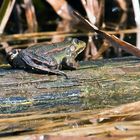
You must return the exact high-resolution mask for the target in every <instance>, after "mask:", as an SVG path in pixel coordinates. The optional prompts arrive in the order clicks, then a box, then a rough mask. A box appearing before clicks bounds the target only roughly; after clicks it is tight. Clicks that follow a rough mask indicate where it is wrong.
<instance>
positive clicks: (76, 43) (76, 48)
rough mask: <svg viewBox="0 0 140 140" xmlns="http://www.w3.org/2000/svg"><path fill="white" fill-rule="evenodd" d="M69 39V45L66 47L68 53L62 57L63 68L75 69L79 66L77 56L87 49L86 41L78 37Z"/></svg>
mask: <svg viewBox="0 0 140 140" xmlns="http://www.w3.org/2000/svg"><path fill="white" fill-rule="evenodd" d="M67 41H68V42H67V44H68V46H67V48H66V52H65V53H66V54H65V56H64V57H63V59H62V62H61V67H62V69H71V70H73V69H76V68H77V67H78V63H77V62H76V61H75V58H76V57H77V55H78V54H79V53H81V52H82V51H83V50H84V49H85V47H86V43H85V42H83V41H81V40H78V39H76V38H74V39H69V40H67Z"/></svg>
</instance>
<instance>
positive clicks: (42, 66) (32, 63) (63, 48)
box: [8, 38, 86, 78]
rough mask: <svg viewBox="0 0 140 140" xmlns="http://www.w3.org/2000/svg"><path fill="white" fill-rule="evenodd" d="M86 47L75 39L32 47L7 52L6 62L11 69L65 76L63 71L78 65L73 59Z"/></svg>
mask: <svg viewBox="0 0 140 140" xmlns="http://www.w3.org/2000/svg"><path fill="white" fill-rule="evenodd" d="M85 47H86V43H85V42H83V41H81V40H78V39H76V38H73V39H72V38H71V39H66V40H64V41H63V42H58V43H54V44H49V45H44V46H40V45H34V46H32V47H29V48H26V49H23V50H19V49H14V50H12V51H10V52H9V54H8V60H9V63H10V64H11V66H12V67H14V68H20V69H25V70H28V71H33V72H38V73H50V74H56V75H64V76H65V77H66V78H67V75H66V74H65V73H64V72H63V71H61V70H63V69H69V70H74V69H76V68H77V66H78V63H77V62H76V61H75V58H76V57H77V55H78V54H79V53H81V52H82V51H83V50H84V49H85Z"/></svg>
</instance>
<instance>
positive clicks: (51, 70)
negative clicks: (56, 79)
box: [22, 55, 68, 79]
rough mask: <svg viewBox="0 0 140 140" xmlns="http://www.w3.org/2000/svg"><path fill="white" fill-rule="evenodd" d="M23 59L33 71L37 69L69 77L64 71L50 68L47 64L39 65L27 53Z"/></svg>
mask: <svg viewBox="0 0 140 140" xmlns="http://www.w3.org/2000/svg"><path fill="white" fill-rule="evenodd" d="M22 59H23V60H24V62H25V63H26V65H27V66H28V67H31V70H32V71H37V72H39V73H41V72H42V73H52V74H56V75H62V76H65V77H66V79H68V76H67V75H66V74H65V73H64V72H63V71H60V70H54V69H50V68H48V67H47V66H45V65H38V64H36V63H35V62H34V61H33V60H32V59H31V58H30V57H29V56H27V55H26V56H24V57H22Z"/></svg>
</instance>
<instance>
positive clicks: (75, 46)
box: [66, 38, 86, 58]
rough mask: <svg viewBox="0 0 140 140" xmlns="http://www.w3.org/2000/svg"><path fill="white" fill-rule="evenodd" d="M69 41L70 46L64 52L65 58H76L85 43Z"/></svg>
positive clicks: (76, 40) (75, 40)
mask: <svg viewBox="0 0 140 140" xmlns="http://www.w3.org/2000/svg"><path fill="white" fill-rule="evenodd" d="M69 41H70V43H69V44H70V45H69V47H68V48H67V50H66V53H67V56H68V57H73V58H76V57H77V55H78V54H79V53H81V52H82V51H83V50H84V49H85V47H86V43H85V42H84V41H81V40H78V39H76V38H74V39H71V40H69Z"/></svg>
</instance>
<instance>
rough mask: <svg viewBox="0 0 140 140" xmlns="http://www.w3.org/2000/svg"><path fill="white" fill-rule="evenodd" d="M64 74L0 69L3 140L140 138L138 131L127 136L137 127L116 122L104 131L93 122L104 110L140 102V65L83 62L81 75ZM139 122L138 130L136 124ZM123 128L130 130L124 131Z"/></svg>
mask: <svg viewBox="0 0 140 140" xmlns="http://www.w3.org/2000/svg"><path fill="white" fill-rule="evenodd" d="M65 73H66V74H67V75H68V77H69V79H66V78H65V77H63V76H57V75H44V74H35V73H34V74H33V73H28V72H25V71H23V70H13V69H11V68H10V67H6V68H4V67H3V68H1V69H0V94H1V96H0V113H1V114H0V130H1V131H0V136H1V137H2V136H7V135H10V136H11V135H20V134H21V135H23V134H37V133H39V134H42V133H43V134H52V135H57V134H59V135H61V134H64V135H73V136H76V135H78V136H88V135H93V136H98V135H99V134H101V135H99V136H100V137H104V136H111V135H110V133H109V132H112V131H113V133H115V135H117V136H118V137H119V138H120V137H127V136H140V135H139V133H138V130H140V129H139V128H140V127H138V129H137V131H135V132H133V131H131V132H132V133H128V135H127V133H125V134H124V132H126V131H127V129H129V128H130V129H132V128H134V127H136V124H134V123H133V121H132V122H130V124H129V122H128V123H126V122H124V124H123V126H122V125H121V126H120V124H119V123H118V122H116V121H115V122H114V126H113V124H107V125H103V126H102V127H101V128H98V125H97V124H96V126H93V124H92V123H93V121H94V122H95V120H94V119H93V118H96V117H97V116H98V115H99V116H100V115H101V114H100V113H99V112H101V111H102V110H104V109H105V108H107V109H108V108H112V107H115V106H117V105H121V104H124V103H131V102H135V101H139V99H140V59H138V58H135V57H127V58H117V59H105V60H99V61H85V62H80V67H79V68H78V69H77V70H74V71H69V70H67V71H66V70H65ZM133 106H134V105H133ZM136 107H138V105H137V104H136ZM133 108H134V107H133ZM124 110H125V109H124ZM131 112H133V117H132V118H135V116H139V111H138V110H137V112H135V111H134V110H133V111H132V110H131V111H130V112H127V114H129V116H131ZM98 113H99V114H98ZM137 113H138V114H137ZM124 114H125V115H124ZM124 114H123V111H122V112H121V115H120V114H119V115H118V116H117V115H116V114H115V116H116V118H121V117H122V119H123V118H124V117H126V112H124ZM102 118H103V117H102ZM109 118H113V119H114V118H115V117H114V116H113V117H112V116H109V117H106V118H105V119H104V120H109ZM137 118H138V117H137ZM122 119H120V121H122ZM90 120H91V121H90ZM114 120H115V119H114ZM116 120H117V119H116ZM118 120H119V119H118ZM99 121H101V120H99ZM135 121H137V124H140V122H139V121H138V119H136V120H135ZM94 125H95V124H94ZM124 125H127V126H128V125H129V127H128V128H126V129H125V127H124ZM115 126H116V127H115ZM106 127H107V128H108V129H107V131H106V130H105V129H106ZM109 127H110V129H109ZM93 128H94V131H93ZM97 128H98V131H97ZM114 128H115V130H116V131H117V133H116V131H114ZM63 130H65V131H63ZM91 130H92V131H91ZM101 130H102V131H101ZM118 130H119V131H121V132H123V135H120V134H119V132H118ZM132 130H134V129H132ZM69 132H70V133H69ZM94 134H95V135H94ZM111 134H112V133H111ZM130 134H132V135H130ZM133 134H134V135H133ZM112 135H113V134H112ZM118 137H117V138H118ZM8 138H9V137H8ZM107 138H108V137H107ZM4 139H6V137H5V138H4ZM11 139H12V138H11Z"/></svg>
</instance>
